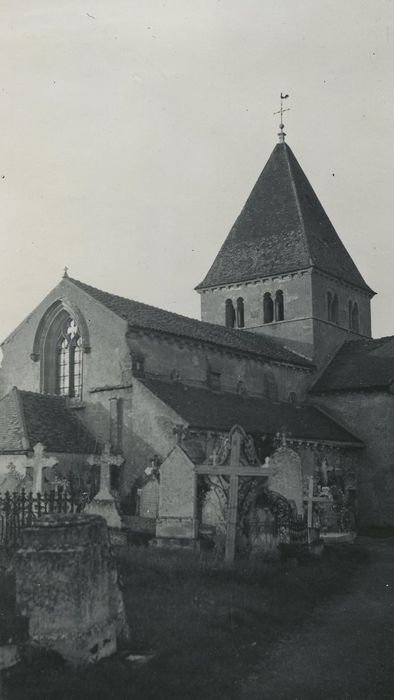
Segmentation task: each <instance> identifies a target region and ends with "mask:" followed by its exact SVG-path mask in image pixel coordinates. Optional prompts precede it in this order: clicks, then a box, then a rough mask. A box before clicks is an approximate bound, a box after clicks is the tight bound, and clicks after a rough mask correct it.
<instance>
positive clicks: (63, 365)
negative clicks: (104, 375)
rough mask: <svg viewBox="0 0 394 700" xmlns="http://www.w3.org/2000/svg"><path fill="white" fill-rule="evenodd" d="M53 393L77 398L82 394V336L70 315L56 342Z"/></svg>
mask: <svg viewBox="0 0 394 700" xmlns="http://www.w3.org/2000/svg"><path fill="white" fill-rule="evenodd" d="M55 393H56V394H60V395H61V396H70V397H71V398H78V399H80V398H81V394H82V338H81V335H80V333H79V330H78V326H77V324H76V322H75V321H74V319H72V318H70V317H68V318H67V319H66V320H65V322H64V323H63V325H62V327H61V329H60V333H59V336H58V339H57V343H56V383H55Z"/></svg>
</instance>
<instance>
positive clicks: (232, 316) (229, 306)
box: [226, 299, 235, 328]
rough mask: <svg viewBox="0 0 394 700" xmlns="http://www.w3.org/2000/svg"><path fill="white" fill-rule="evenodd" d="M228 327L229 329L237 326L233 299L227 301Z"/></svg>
mask: <svg viewBox="0 0 394 700" xmlns="http://www.w3.org/2000/svg"><path fill="white" fill-rule="evenodd" d="M226 326H227V328H234V326H235V309H234V305H233V302H232V301H231V299H226Z"/></svg>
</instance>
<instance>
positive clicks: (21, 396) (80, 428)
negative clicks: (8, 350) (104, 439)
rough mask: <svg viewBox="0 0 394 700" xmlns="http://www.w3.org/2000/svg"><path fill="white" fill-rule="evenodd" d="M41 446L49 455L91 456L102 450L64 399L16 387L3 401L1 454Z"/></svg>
mask: <svg viewBox="0 0 394 700" xmlns="http://www.w3.org/2000/svg"><path fill="white" fill-rule="evenodd" d="M38 442H41V443H42V444H43V445H45V447H46V449H47V450H48V452H58V453H64V452H65V453H78V454H91V453H95V452H97V451H98V449H99V446H98V444H97V441H96V440H95V439H94V438H93V437H92V435H91V434H90V432H89V431H88V429H87V428H86V427H85V426H84V425H83V423H82V422H81V421H80V420H79V418H78V417H77V416H76V415H75V411H74V410H72V409H70V408H68V407H67V403H66V401H65V399H63V398H62V397H60V396H52V395H48V394H36V393H33V392H31V391H20V390H19V389H17V388H16V387H14V388H13V389H12V390H11V391H10V392H9V393H8V394H7V395H6V396H5V397H4V398H3V399H1V401H0V452H13V451H26V450H29V449H30V450H31V449H32V448H33V447H34V445H36V444H37V443H38Z"/></svg>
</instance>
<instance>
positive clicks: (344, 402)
mask: <svg viewBox="0 0 394 700" xmlns="http://www.w3.org/2000/svg"><path fill="white" fill-rule="evenodd" d="M314 403H316V404H317V405H321V406H322V408H325V409H326V410H327V411H328V412H329V413H330V414H331V415H332V416H333V417H334V418H335V417H336V418H337V419H339V420H340V421H342V423H343V424H344V425H347V427H348V428H349V429H350V430H351V431H353V433H354V434H355V435H357V436H358V437H360V438H361V439H362V440H363V441H364V443H365V449H364V450H362V452H361V453H360V467H359V474H358V497H357V500H358V505H359V513H360V520H359V526H361V527H369V526H378V527H383V526H387V525H390V526H394V432H393V416H394V396H393V394H390V393H389V392H388V391H384V390H371V391H354V392H346V393H345V392H332V393H330V394H324V395H321V396H319V397H317V396H316V397H314Z"/></svg>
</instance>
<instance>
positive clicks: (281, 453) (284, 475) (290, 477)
mask: <svg viewBox="0 0 394 700" xmlns="http://www.w3.org/2000/svg"><path fill="white" fill-rule="evenodd" d="M268 488H269V490H270V491H276V493H280V494H281V495H282V496H284V497H285V498H286V499H287V500H288V501H294V503H295V505H296V507H297V515H303V512H304V507H303V500H304V493H303V481H302V467H301V459H300V457H299V455H298V454H297V453H296V452H294V450H291V449H290V448H288V447H285V446H281V447H278V449H277V450H275V452H274V454H273V455H272V456H271V457H270V459H269V478H268Z"/></svg>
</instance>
